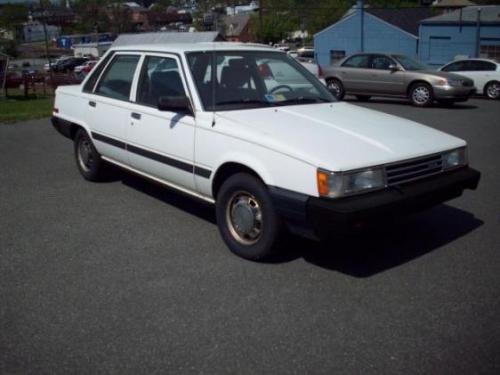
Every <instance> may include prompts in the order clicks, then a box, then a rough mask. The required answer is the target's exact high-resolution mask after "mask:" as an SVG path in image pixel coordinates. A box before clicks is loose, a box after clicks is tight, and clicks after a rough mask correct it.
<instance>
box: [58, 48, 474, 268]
mask: <svg viewBox="0 0 500 375" xmlns="http://www.w3.org/2000/svg"><path fill="white" fill-rule="evenodd" d="M53 114H54V117H53V124H54V126H55V128H56V129H57V130H58V131H59V132H61V133H62V134H63V135H65V136H66V137H68V138H70V139H72V140H73V141H74V147H75V148H74V151H75V157H76V165H77V167H78V169H79V170H80V172H81V174H82V176H83V177H84V178H86V179H88V180H91V181H96V180H99V179H100V178H103V177H104V178H105V173H106V164H108V163H109V164H114V165H116V166H119V167H122V168H124V169H127V170H129V171H132V172H134V173H136V174H139V175H141V176H143V177H146V178H149V179H151V180H153V181H156V182H159V183H162V184H164V185H166V186H169V187H171V188H173V189H176V190H179V191H181V192H183V193H185V194H188V195H191V196H193V197H195V198H198V199H201V200H204V201H206V202H209V203H212V204H215V214H216V218H217V224H218V227H219V231H220V233H221V236H222V238H223V239H224V241H225V242H226V244H227V245H228V247H229V249H230V250H231V251H233V252H234V253H235V254H238V255H240V256H242V257H244V258H248V259H253V260H257V259H263V258H265V257H269V256H271V255H272V252H273V251H274V250H277V249H278V248H280V247H281V246H278V241H279V239H280V238H281V237H282V235H284V234H285V233H286V232H288V231H291V232H293V233H296V234H299V235H302V236H305V237H309V238H313V239H318V238H322V237H328V236H330V235H331V234H335V233H339V232H341V231H342V228H345V229H349V228H352V227H358V226H359V225H360V224H362V223H365V222H370V221H377V222H380V221H381V220H382V219H384V218H389V217H392V216H394V215H401V214H403V213H409V212H413V211H416V210H421V209H424V208H426V207H431V206H434V205H436V204H439V203H441V202H445V201H447V200H449V199H452V198H456V197H458V196H460V195H461V194H462V192H463V190H465V189H475V188H476V187H477V185H478V183H479V179H480V173H479V172H478V171H475V170H474V169H472V168H470V167H469V166H468V161H467V144H466V142H465V141H463V140H461V139H459V138H456V137H454V136H452V135H448V134H445V133H442V132H440V131H437V130H435V129H432V128H429V127H426V126H423V125H420V124H417V123H415V122H412V121H409V120H405V119H402V118H398V117H394V116H390V115H387V114H384V113H381V112H375V111H372V110H369V109H366V108H362V107H358V106H355V105H351V104H349V103H345V102H336V100H335V98H334V97H333V95H332V94H331V93H330V92H329V91H328V89H327V88H326V87H325V86H324V85H322V84H321V83H320V81H318V80H317V79H316V78H315V77H314V76H312V75H311V74H310V73H308V72H307V71H306V69H305V68H304V67H303V66H301V65H300V64H298V63H297V62H295V61H294V60H293V59H291V58H290V57H288V56H287V55H286V54H285V53H284V52H281V51H277V50H275V49H271V48H268V47H264V46H249V45H245V44H232V43H215V44H207V43H199V44H197V43H189V44H184V45H183V44H171V45H169V44H157V45H137V46H124V47H115V48H112V49H110V51H108V53H107V54H106V55H105V56H104V57H103V58H102V59H101V60H100V62H99V63H98V65H96V67H95V68H94V69H93V70H92V72H91V73H90V74H89V75H88V76H87V78H86V79H85V80H84V81H83V83H82V84H81V85H79V86H59V87H58V88H57V90H56V98H55V104H54V112H53ZM82 220H85V219H84V218H82ZM151 225H159V224H158V223H153V222H152V223H151ZM138 235H140V233H138Z"/></svg>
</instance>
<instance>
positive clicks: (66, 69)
mask: <svg viewBox="0 0 500 375" xmlns="http://www.w3.org/2000/svg"><path fill="white" fill-rule="evenodd" d="M86 61H88V59H87V58H86V57H70V58H68V59H64V60H62V61H59V62H58V63H57V64H55V65H54V66H53V67H51V69H52V71H53V72H56V73H70V72H73V70H74V69H75V68H76V67H77V66H79V65H82V64H83V63H85V62H86Z"/></svg>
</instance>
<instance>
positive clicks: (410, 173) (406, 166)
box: [385, 155, 443, 186]
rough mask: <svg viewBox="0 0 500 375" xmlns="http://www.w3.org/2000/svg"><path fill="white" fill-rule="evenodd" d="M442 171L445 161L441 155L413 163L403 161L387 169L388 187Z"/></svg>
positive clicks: (416, 160)
mask: <svg viewBox="0 0 500 375" xmlns="http://www.w3.org/2000/svg"><path fill="white" fill-rule="evenodd" d="M442 171H443V160H442V158H441V155H434V156H427V157H424V158H419V159H415V160H412V161H403V162H399V163H394V164H390V165H387V166H386V167H385V173H386V177H387V185H388V186H392V185H399V184H403V183H405V182H409V181H413V180H416V179H419V178H424V177H427V176H430V175H433V174H436V173H439V172H442Z"/></svg>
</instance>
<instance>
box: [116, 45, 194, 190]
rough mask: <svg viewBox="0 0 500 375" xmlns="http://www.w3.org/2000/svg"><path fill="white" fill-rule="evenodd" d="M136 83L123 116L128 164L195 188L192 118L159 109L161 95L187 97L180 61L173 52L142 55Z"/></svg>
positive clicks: (175, 182) (166, 179)
mask: <svg viewBox="0 0 500 375" xmlns="http://www.w3.org/2000/svg"><path fill="white" fill-rule="evenodd" d="M136 86H137V88H136V89H134V95H133V98H132V103H130V104H129V106H128V110H127V112H126V115H125V117H126V118H127V121H126V122H125V123H126V124H127V125H126V126H127V128H128V130H127V148H128V151H129V160H130V164H131V166H132V167H133V168H135V169H138V170H140V171H143V172H145V173H147V174H149V175H152V176H154V177H158V178H160V179H162V180H164V181H168V182H170V183H172V184H174V185H175V186H176V187H182V188H187V189H189V190H194V175H193V173H194V166H193V163H194V133H195V119H194V117H193V116H191V115H186V114H181V113H176V112H168V111H160V110H158V99H159V98H160V97H161V96H170V97H180V96H189V95H188V92H189V90H188V89H187V84H186V81H185V75H184V72H183V70H182V65H181V61H180V60H179V58H178V57H177V56H176V55H170V54H156V53H150V54H145V55H144V59H143V62H142V67H141V71H140V75H139V79H138V82H137V85H136Z"/></svg>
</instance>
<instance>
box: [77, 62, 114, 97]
mask: <svg viewBox="0 0 500 375" xmlns="http://www.w3.org/2000/svg"><path fill="white" fill-rule="evenodd" d="M112 57H113V54H112V53H110V54H109V55H107V56H106V57H105V58H104V60H103V61H102V63H101V64H99V66H98V67H97V68H96V69H94V71H93V72H92V73H91V76H90V78H89V79H88V80H87V82H85V85H84V86H83V92H89V93H91V92H92V90H93V89H94V86H95V84H96V82H97V79H98V78H99V76H100V75H101V73H102V71H103V70H104V68H105V67H106V65H107V64H108V61H109V60H111V58H112Z"/></svg>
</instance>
